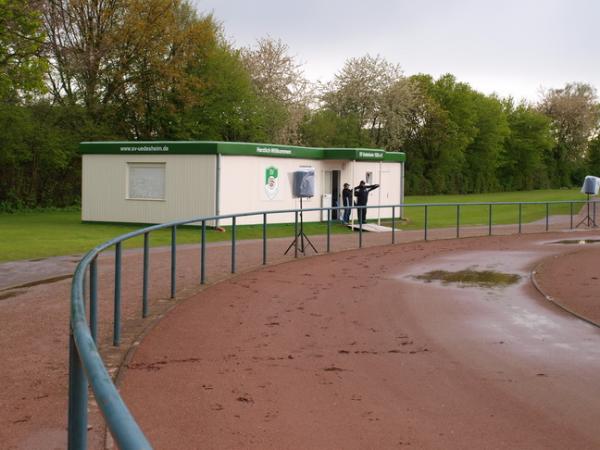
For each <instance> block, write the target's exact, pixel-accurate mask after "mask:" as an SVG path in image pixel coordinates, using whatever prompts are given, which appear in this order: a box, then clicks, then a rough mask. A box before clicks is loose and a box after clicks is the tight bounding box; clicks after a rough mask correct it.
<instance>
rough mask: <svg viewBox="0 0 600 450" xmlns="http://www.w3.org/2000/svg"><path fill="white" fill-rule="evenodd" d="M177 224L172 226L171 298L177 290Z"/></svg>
mask: <svg viewBox="0 0 600 450" xmlns="http://www.w3.org/2000/svg"><path fill="white" fill-rule="evenodd" d="M176 272H177V225H173V226H172V227H171V298H175V291H176V290H177V285H176V284H177V277H176Z"/></svg>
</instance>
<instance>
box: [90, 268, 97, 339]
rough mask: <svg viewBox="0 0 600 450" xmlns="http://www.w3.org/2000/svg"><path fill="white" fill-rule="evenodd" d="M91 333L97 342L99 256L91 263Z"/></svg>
mask: <svg viewBox="0 0 600 450" xmlns="http://www.w3.org/2000/svg"><path fill="white" fill-rule="evenodd" d="M90 334H91V335H92V339H93V340H94V342H96V338H97V336H98V263H97V258H94V259H92V262H91V263H90Z"/></svg>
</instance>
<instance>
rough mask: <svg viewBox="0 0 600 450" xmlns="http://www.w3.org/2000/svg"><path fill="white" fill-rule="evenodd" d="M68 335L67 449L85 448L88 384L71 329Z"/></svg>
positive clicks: (83, 449) (81, 449) (82, 449)
mask: <svg viewBox="0 0 600 450" xmlns="http://www.w3.org/2000/svg"><path fill="white" fill-rule="evenodd" d="M70 331H71V332H70V336H69V420H68V443H67V445H68V448H69V450H85V449H87V423H88V413H87V410H88V405H87V403H88V384H87V380H86V378H85V373H84V371H83V367H82V365H81V360H80V359H79V354H78V352H77V346H76V344H75V338H74V337H73V330H72V329H71V330H70Z"/></svg>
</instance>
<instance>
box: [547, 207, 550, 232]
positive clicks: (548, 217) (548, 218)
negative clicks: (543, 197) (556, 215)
mask: <svg viewBox="0 0 600 450" xmlns="http://www.w3.org/2000/svg"><path fill="white" fill-rule="evenodd" d="M549 220H550V204H549V203H548V202H546V231H548V228H549V225H550V223H549Z"/></svg>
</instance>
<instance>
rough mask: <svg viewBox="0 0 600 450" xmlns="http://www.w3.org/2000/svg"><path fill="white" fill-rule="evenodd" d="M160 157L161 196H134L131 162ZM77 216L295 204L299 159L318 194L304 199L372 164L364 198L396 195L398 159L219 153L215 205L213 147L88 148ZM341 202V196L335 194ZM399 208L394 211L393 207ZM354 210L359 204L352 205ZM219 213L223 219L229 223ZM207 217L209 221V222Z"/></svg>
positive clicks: (313, 216) (384, 200)
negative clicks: (186, 150) (270, 173)
mask: <svg viewBox="0 0 600 450" xmlns="http://www.w3.org/2000/svg"><path fill="white" fill-rule="evenodd" d="M148 163H155V164H156V163H164V168H165V170H164V199H159V200H156V199H132V198H128V196H129V182H130V180H129V174H130V172H131V167H132V165H135V164H139V165H141V166H142V167H144V164H148ZM82 166H83V167H82V220H85V221H102V222H131V223H164V222H168V221H172V220H180V219H186V218H192V217H199V216H212V215H215V214H216V211H217V210H218V213H219V214H221V215H224V214H234V213H242V212H252V211H273V210H285V209H297V208H299V207H300V200H299V199H298V198H294V196H293V195H292V180H293V173H294V172H295V171H297V170H298V169H300V168H302V167H313V168H314V169H315V196H314V197H312V198H307V199H304V200H303V206H304V208H305V209H308V208H319V207H321V206H323V194H325V193H330V192H331V172H332V171H340V176H339V194H340V196H341V191H342V186H343V184H344V183H349V184H350V185H351V187H354V186H357V185H358V184H359V182H360V181H361V180H366V177H367V172H371V174H372V180H371V183H374V184H375V183H376V184H379V185H380V186H381V187H380V188H379V189H376V190H374V191H373V192H371V193H370V195H369V203H368V204H369V205H371V206H375V205H380V204H381V205H389V204H399V203H400V202H401V197H400V196H401V168H402V165H401V164H399V163H380V162H369V161H366V162H365V161H339V160H312V159H295V158H276V157H275V158H273V157H262V156H261V157H256V156H232V155H221V156H220V186H219V188H220V189H219V194H218V196H219V206H218V208H217V207H216V205H215V202H216V196H217V180H216V172H217V156H216V155H136V154H127V155H119V154H117V155H112V154H85V155H83V161H82ZM269 167H274V168H276V169H277V171H278V186H277V189H276V190H273V189H271V190H270V191H268V192H267V190H266V186H265V173H266V170H267V168H269ZM340 204H341V200H340ZM398 213H399V212H398V211H397V212H396V214H397V215H398ZM391 214H392V212H391V208H386V209H384V210H376V209H371V210H369V211H368V214H367V218H368V219H376V218H378V217H381V218H385V217H391ZM353 217H356V212H355V211H354V210H353ZM321 219H322V216H321V213H320V212H307V213H305V215H304V220H305V221H307V222H314V221H319V220H321ZM268 221H269V223H290V222H293V221H294V214H293V213H288V214H277V215H270V216H269V218H268ZM261 222H262V216H252V217H247V218H238V220H237V223H238V224H240V225H241V224H251V223H261ZM230 223H231V222H230V220H222V221H220V222H219V224H220V225H228V224H230ZM211 225H212V224H211Z"/></svg>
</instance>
